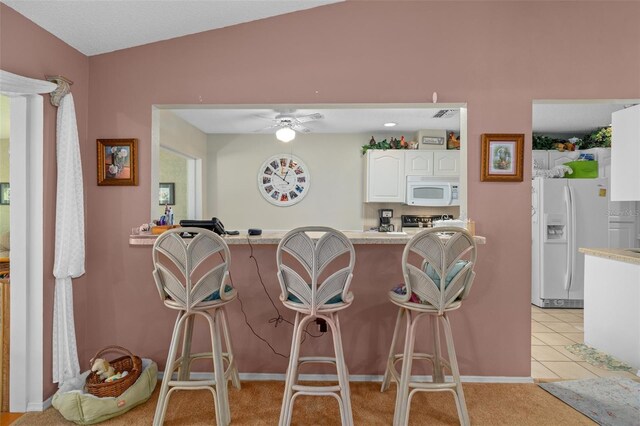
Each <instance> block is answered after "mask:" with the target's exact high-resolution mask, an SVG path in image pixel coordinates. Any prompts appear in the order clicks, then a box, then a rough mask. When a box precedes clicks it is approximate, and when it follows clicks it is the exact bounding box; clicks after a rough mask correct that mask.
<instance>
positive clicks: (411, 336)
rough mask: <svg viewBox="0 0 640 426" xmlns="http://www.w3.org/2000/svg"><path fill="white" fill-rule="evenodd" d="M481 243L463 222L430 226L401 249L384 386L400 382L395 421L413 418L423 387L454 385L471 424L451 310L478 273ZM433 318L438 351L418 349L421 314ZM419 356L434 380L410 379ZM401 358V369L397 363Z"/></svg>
mask: <svg viewBox="0 0 640 426" xmlns="http://www.w3.org/2000/svg"><path fill="white" fill-rule="evenodd" d="M476 257H477V253H476V243H475V241H474V240H473V236H471V234H469V233H468V232H467V230H465V229H463V228H457V227H442V228H431V229H428V230H425V231H422V232H420V233H419V234H416V235H415V236H414V237H413V238H412V239H411V240H410V241H409V242H408V243H407V245H406V246H405V249H404V252H403V255H402V273H403V275H404V280H405V285H404V288H403V289H394V290H393V291H391V292H389V299H390V301H391V302H392V303H394V304H396V305H398V307H399V309H398V315H397V317H396V325H395V329H394V332H393V338H392V341H391V348H390V350H389V357H388V359H387V366H386V371H385V374H384V379H383V382H382V389H381V390H382V391H383V392H384V391H385V390H387V389H388V388H389V385H390V383H391V380H392V379H393V380H395V381H396V382H397V383H398V392H397V394H396V406H395V413H394V421H393V424H394V425H396V426H398V425H406V424H408V421H409V410H410V406H411V398H412V397H413V395H414V394H415V393H416V392H420V391H450V392H452V393H453V395H454V398H455V402H456V408H457V410H458V416H459V418H460V423H461V424H463V425H468V424H469V415H468V413H467V408H466V403H465V400H464V393H463V390H462V383H461V382H460V372H459V369H458V361H457V359H456V352H455V348H454V344H453V335H452V332H451V324H450V322H449V318H448V316H447V313H448V312H450V311H453V310H456V309H458V308H460V306H462V300H464V299H465V298H466V297H467V296H468V295H469V291H470V289H471V285H472V284H473V280H474V278H475V272H474V270H473V268H474V266H475V264H476ZM403 317H406V330H405V343H404V351H403V352H402V353H396V350H395V347H396V342H397V340H398V336H399V334H400V328H401V323H402V319H403ZM424 317H429V318H431V323H432V332H433V354H427V353H415V352H414V343H415V336H416V328H417V325H418V322H419V320H420V319H422V318H424ZM440 323H441V325H442V330H443V331H444V334H445V341H446V345H447V353H448V354H449V356H448V358H449V359H448V360H446V359H444V358H443V357H442V353H441V342H440ZM415 359H426V360H429V361H430V362H431V363H432V366H433V382H431V383H424V382H413V381H411V367H412V363H413V361H414V360H415ZM400 361H402V371H401V372H400V373H398V371H397V369H396V367H395V364H396V363H397V362H400ZM445 368H446V369H448V370H450V371H451V374H452V376H453V382H446V381H445Z"/></svg>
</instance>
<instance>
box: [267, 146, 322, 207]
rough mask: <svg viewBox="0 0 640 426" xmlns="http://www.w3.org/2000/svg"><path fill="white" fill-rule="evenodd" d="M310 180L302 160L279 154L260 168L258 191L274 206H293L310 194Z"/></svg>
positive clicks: (270, 158)
mask: <svg viewBox="0 0 640 426" xmlns="http://www.w3.org/2000/svg"><path fill="white" fill-rule="evenodd" d="M310 178H311V176H310V175H309V169H308V168H307V165H306V164H304V162H303V161H302V160H300V159H299V158H298V157H296V156H294V155H291V154H278V155H274V156H272V157H269V158H267V160H266V161H265V162H264V163H262V166H260V170H258V191H259V192H260V194H262V196H263V197H264V199H265V200H267V201H268V202H270V203H271V204H273V205H274V206H281V207H287V206H292V205H294V204H296V203H299V202H300V201H302V199H303V198H304V197H305V196H306V195H307V192H309V185H310V183H311V182H310Z"/></svg>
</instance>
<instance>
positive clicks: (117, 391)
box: [87, 346, 142, 398]
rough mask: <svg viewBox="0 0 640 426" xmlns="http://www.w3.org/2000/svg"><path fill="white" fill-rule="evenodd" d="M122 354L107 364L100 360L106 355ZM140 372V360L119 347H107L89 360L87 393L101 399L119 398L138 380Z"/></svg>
mask: <svg viewBox="0 0 640 426" xmlns="http://www.w3.org/2000/svg"><path fill="white" fill-rule="evenodd" d="M112 352H118V353H120V354H124V356H121V357H120V358H117V359H114V360H113V361H111V362H107V361H105V360H104V359H102V358H99V357H102V356H103V355H104V354H106V353H112ZM141 372H142V360H141V359H140V357H137V356H135V355H133V354H132V353H131V352H129V351H128V350H126V349H125V348H123V347H121V346H107V347H106V348H104V349H103V350H101V351H99V352H98V353H97V354H96V356H94V357H93V358H92V359H91V373H90V374H89V376H88V377H87V392H89V393H90V394H91V395H95V396H97V397H100V398H103V397H105V396H114V397H115V396H120V395H121V394H122V393H123V392H124V391H126V390H127V389H129V387H130V386H131V385H132V384H134V383H135V381H136V380H138V377H140V373H141Z"/></svg>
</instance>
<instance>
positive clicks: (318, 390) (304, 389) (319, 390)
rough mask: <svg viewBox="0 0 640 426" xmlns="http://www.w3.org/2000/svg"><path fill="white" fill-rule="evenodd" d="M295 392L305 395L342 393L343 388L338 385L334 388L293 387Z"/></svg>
mask: <svg viewBox="0 0 640 426" xmlns="http://www.w3.org/2000/svg"><path fill="white" fill-rule="evenodd" d="M293 390H294V391H295V392H304V393H307V392H308V393H327V392H340V391H341V390H342V388H341V387H340V386H338V385H334V386H306V385H293Z"/></svg>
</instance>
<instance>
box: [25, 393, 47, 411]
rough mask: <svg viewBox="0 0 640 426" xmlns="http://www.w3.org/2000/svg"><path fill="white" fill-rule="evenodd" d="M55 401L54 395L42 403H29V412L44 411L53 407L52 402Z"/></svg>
mask: <svg viewBox="0 0 640 426" xmlns="http://www.w3.org/2000/svg"><path fill="white" fill-rule="evenodd" d="M52 400H53V395H51V396H50V397H49V398H47V399H46V400H45V401H42V402H29V403H28V404H27V412H29V411H44V410H46V409H47V408H49V407H51V401H52Z"/></svg>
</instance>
